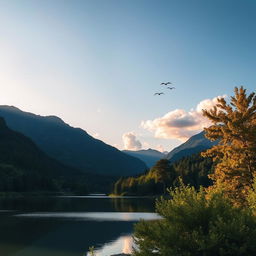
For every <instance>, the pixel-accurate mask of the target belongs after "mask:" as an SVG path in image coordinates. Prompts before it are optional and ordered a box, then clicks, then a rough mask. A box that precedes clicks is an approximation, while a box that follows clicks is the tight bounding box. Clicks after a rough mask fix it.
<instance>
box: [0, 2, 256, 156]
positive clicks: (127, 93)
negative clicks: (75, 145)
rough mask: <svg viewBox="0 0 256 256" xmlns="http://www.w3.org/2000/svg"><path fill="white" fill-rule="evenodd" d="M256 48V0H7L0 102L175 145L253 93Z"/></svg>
mask: <svg viewBox="0 0 256 256" xmlns="http://www.w3.org/2000/svg"><path fill="white" fill-rule="evenodd" d="M255 48H256V1H254V0H239V1H238V0H214V1H213V0H168V1H164V0H81V1H80V0H72V1H71V0H67V1H65V0H44V1H40V0H22V1H20V0H11V1H10V0H0V90H1V93H0V104H1V105H13V106H16V107H18V108H20V109H22V110H24V111H28V112H33V113H35V114H40V115H56V116H59V117H60V118H62V119H63V120H64V121H65V122H66V123H68V124H70V125H72V126H74V127H81V128H82V129H84V130H86V131H87V132H88V133H89V134H90V135H92V136H94V137H95V138H98V139H100V140H103V141H104V142H106V143H108V144H110V145H113V146H115V147H117V148H119V149H124V148H126V149H131V150H138V149H142V148H145V149H146V148H149V147H150V148H155V149H159V150H162V151H170V150H171V149H172V148H173V147H175V146H177V145H179V144H181V143H182V142H184V141H185V140H186V139H188V138H189V137H190V136H192V135H193V134H196V133H198V132H199V131H201V130H202V129H203V127H204V126H207V125H209V124H208V122H207V120H205V119H204V118H203V117H202V115H201V109H202V108H211V107H212V106H213V105H214V104H215V103H216V97H218V96H224V97H228V96H230V95H232V94H233V90H234V87H235V86H240V85H244V86H245V87H246V88H247V89H248V91H249V92H251V91H254V90H255V85H256V76H255V73H256V49H255ZM166 81H170V82H172V83H173V84H172V86H175V89H174V90H168V89H166V88H164V86H161V85H160V83H161V82H166ZM155 92H164V93H165V94H163V95H160V96H154V93H155Z"/></svg>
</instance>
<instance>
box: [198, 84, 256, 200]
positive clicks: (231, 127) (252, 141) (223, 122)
mask: <svg viewBox="0 0 256 256" xmlns="http://www.w3.org/2000/svg"><path fill="white" fill-rule="evenodd" d="M203 114H204V116H206V117H207V118H208V119H209V120H211V121H212V123H213V124H212V125H211V126H210V127H209V128H205V131H206V137H207V138H208V139H210V140H212V141H214V140H219V144H218V145H216V146H214V147H212V148H211V149H209V150H207V151H206V152H205V153H203V155H204V156H208V157H213V160H214V161H215V162H216V163H217V165H216V168H215V172H214V173H213V174H212V175H210V178H211V179H212V180H213V181H214V186H213V188H215V189H216V188H219V187H222V189H224V191H225V192H226V195H227V196H229V197H230V198H231V199H232V200H233V202H234V203H236V204H243V203H244V202H245V201H246V199H245V198H246V196H247V195H248V191H249V190H250V188H252V184H253V177H254V175H255V172H256V96H255V93H251V94H249V95H248V96H247V94H246V89H244V88H243V87H240V88H237V87H236V88H235V96H233V97H231V100H230V103H227V102H226V100H225V99H224V98H219V99H218V104H217V105H216V106H215V107H214V108H213V109H211V110H203Z"/></svg>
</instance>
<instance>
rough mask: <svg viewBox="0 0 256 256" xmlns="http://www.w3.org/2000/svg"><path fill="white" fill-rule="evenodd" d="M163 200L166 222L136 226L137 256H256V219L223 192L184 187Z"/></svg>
mask: <svg viewBox="0 0 256 256" xmlns="http://www.w3.org/2000/svg"><path fill="white" fill-rule="evenodd" d="M170 196H171V198H172V199H170V200H167V199H161V200H159V201H158V202H157V205H156V210H157V212H158V213H159V214H160V215H161V216H162V218H163V219H161V220H156V221H151V222H149V221H141V222H139V223H138V224H136V226H135V233H134V240H135V244H136V247H135V248H136V249H135V251H134V253H133V255H134V256H202V255H203V256H226V255H227V256H228V255H233V256H248V255H256V219H255V217H254V216H253V215H252V214H251V212H250V211H249V210H244V209H242V208H239V207H234V206H233V205H232V203H231V202H230V200H229V199H227V198H225V197H224V196H223V194H222V193H221V192H216V191H212V192H211V193H208V194H207V193H206V191H205V190H204V189H202V188H201V189H200V190H199V192H197V191H196V189H195V188H193V187H188V186H184V185H182V186H181V187H179V188H176V189H174V190H171V191H170Z"/></svg>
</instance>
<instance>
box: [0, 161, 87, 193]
mask: <svg viewBox="0 0 256 256" xmlns="http://www.w3.org/2000/svg"><path fill="white" fill-rule="evenodd" d="M81 178H82V177H80V178H79V179H78V178H76V179H74V178H69V179H67V177H62V178H58V179H56V178H53V177H47V176H45V175H42V174H40V173H38V172H34V171H30V170H25V169H20V168H17V167H15V166H12V165H8V164H0V192H39V191H41V192H43V191H47V192H67V193H75V194H86V193H88V189H87V186H86V185H85V184H86V181H85V180H84V179H81Z"/></svg>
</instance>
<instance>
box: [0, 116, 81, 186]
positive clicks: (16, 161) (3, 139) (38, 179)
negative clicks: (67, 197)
mask: <svg viewBox="0 0 256 256" xmlns="http://www.w3.org/2000/svg"><path fill="white" fill-rule="evenodd" d="M80 176H81V172H80V171H78V170H75V169H74V168H71V167H68V166H65V165H63V164H61V163H59V162H58V161H56V160H54V159H52V158H50V157H49V156H48V155H46V154H45V153H44V152H42V151H41V150H40V149H39V148H38V147H37V146H36V145H35V143H34V142H33V141H32V140H31V139H29V138H27V137H26V136H24V135H23V134H21V133H19V132H15V131H12V130H11V129H9V128H8V127H7V125H6V123H5V120H4V119H3V118H0V191H39V190H41V191H42V190H48V191H51V190H54V191H55V190H58V188H57V185H60V183H59V184H57V183H56V182H55V179H58V180H59V181H61V180H62V181H64V180H71V179H76V177H80Z"/></svg>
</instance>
